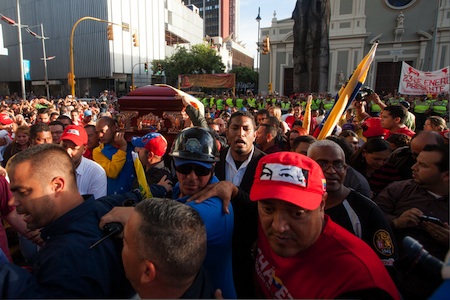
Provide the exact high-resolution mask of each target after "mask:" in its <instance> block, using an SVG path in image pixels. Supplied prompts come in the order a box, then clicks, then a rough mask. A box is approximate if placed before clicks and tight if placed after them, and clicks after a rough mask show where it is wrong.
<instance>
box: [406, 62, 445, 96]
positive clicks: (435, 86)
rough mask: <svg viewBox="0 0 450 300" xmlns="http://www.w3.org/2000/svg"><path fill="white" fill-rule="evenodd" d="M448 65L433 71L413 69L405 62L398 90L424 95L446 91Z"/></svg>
mask: <svg viewBox="0 0 450 300" xmlns="http://www.w3.org/2000/svg"><path fill="white" fill-rule="evenodd" d="M449 75H450V73H449V67H446V68H443V69H440V70H438V71H433V72H424V71H419V70H417V69H414V68H413V67H411V66H410V65H408V64H407V63H405V62H403V64H402V73H401V75H400V82H399V84H398V92H399V93H400V94H405V95H426V94H429V93H431V94H440V93H444V92H448V91H449V89H450V84H449Z"/></svg>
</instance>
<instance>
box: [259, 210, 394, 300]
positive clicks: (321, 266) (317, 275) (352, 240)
mask: <svg viewBox="0 0 450 300" xmlns="http://www.w3.org/2000/svg"><path fill="white" fill-rule="evenodd" d="M325 222H326V225H325V227H324V229H323V231H322V233H321V235H320V237H319V239H318V240H317V241H316V242H315V243H314V245H312V246H311V247H310V248H308V249H307V250H305V251H303V252H301V253H299V254H297V255H296V256H294V257H280V256H278V255H276V254H275V253H274V252H273V251H272V250H271V248H270V245H269V243H268V241H267V238H266V236H265V235H264V233H263V232H262V228H261V225H259V228H258V230H259V232H258V249H257V257H256V263H255V271H256V281H257V282H258V287H257V289H258V290H259V291H258V292H262V293H263V295H264V296H265V297H267V298H293V299H304V298H308V299H335V298H336V297H339V296H340V295H344V294H346V293H349V292H352V291H360V290H365V289H374V288H378V289H381V290H383V291H385V292H386V293H388V294H389V295H391V297H392V298H393V299H400V295H399V293H398V291H397V288H396V287H395V285H394V283H393V281H392V279H391V277H390V276H389V274H388V272H387V271H386V268H385V267H384V266H383V264H382V263H381V261H380V259H379V258H378V256H377V255H376V254H375V253H374V252H373V250H372V249H371V248H370V247H369V246H368V245H367V244H366V243H364V242H363V241H362V240H360V239H359V238H357V237H356V236H355V235H353V234H351V233H350V232H348V231H347V230H345V229H344V228H342V227H340V226H339V225H337V224H336V223H334V222H333V221H331V219H330V218H329V217H328V216H325Z"/></svg>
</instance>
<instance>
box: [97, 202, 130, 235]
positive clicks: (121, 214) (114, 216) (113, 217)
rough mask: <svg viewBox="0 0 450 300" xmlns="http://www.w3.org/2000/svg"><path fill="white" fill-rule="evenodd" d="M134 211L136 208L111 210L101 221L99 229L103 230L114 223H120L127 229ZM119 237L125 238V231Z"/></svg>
mask: <svg viewBox="0 0 450 300" xmlns="http://www.w3.org/2000/svg"><path fill="white" fill-rule="evenodd" d="M133 209H134V207H122V206H116V207H114V208H113V209H111V211H110V212H109V213H107V214H106V215H104V216H103V217H102V218H101V219H100V223H98V227H100V228H103V227H105V225H106V224H107V223H112V222H119V223H121V224H122V225H123V226H124V227H125V224H126V223H127V221H128V219H129V218H130V215H131V212H132V211H133ZM119 237H123V231H122V233H120V235H119Z"/></svg>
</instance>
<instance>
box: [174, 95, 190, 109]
mask: <svg viewBox="0 0 450 300" xmlns="http://www.w3.org/2000/svg"><path fill="white" fill-rule="evenodd" d="M175 99H176V100H181V102H183V107H186V106H188V105H191V101H190V100H189V98H188V97H187V96H186V95H182V94H177V95H175Z"/></svg>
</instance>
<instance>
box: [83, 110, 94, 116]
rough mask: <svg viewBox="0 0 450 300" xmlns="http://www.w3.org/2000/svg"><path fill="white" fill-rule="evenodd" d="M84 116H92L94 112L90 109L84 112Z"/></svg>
mask: <svg viewBox="0 0 450 300" xmlns="http://www.w3.org/2000/svg"><path fill="white" fill-rule="evenodd" d="M84 116H85V117H89V116H92V111H91V110H89V109H87V110H85V111H84Z"/></svg>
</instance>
